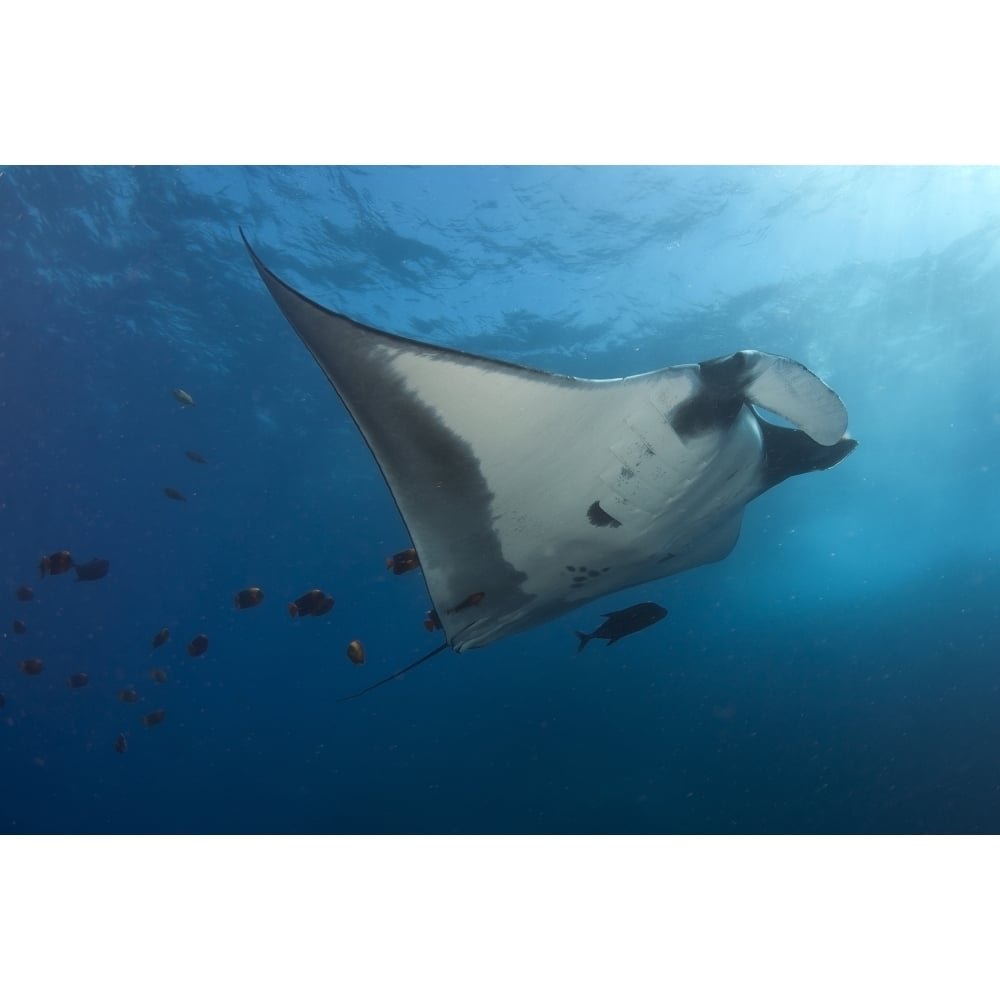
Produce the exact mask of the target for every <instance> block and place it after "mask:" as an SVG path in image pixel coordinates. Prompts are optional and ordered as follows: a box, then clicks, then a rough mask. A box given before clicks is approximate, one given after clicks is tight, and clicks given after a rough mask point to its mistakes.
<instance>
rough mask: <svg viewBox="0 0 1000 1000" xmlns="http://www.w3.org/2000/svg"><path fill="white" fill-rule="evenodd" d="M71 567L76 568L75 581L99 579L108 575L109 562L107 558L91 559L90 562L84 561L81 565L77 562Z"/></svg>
mask: <svg viewBox="0 0 1000 1000" xmlns="http://www.w3.org/2000/svg"><path fill="white" fill-rule="evenodd" d="M73 568H74V569H75V570H76V579H77V581H80V580H100V579H101V577H104V576H107V575H108V570H109V569H110V568H111V563H109V562H108V560H107V559H91V560H90V562H88V563H84V564H83V565H82V566H81V565H80V564H79V563H77V564H76V565H75V566H74V567H73Z"/></svg>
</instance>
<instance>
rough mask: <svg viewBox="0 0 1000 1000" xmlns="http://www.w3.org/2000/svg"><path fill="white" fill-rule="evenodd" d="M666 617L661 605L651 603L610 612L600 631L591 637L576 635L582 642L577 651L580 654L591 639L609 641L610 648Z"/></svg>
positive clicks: (592, 633)
mask: <svg viewBox="0 0 1000 1000" xmlns="http://www.w3.org/2000/svg"><path fill="white" fill-rule="evenodd" d="M666 616H667V609H666V608H661V607H660V605H659V604H653V603H652V602H649V601H647V602H645V603H643V604H633V605H632V607H630V608H625V609H624V610H622V611H609V612H607V613H606V614H605V615H604V617H605V618H606V619H607V621H606V622H604V623H603V624H602V625H601V627H600V628H599V629H597V630H596V631H594V632H591V633H590V634H589V635H585V634H584V633H583V632H577V633H576V637H577V639H579V640H580V645H579V646H578V647H577V650H576V651H577V652H578V653H579V652H580V650H581V649H583V647H584V646H586V645H587V643H588V642H590V640H591V639H607V640H608V645H609V646H610V645H611V644H612V643H615V642H617V641H618V640H619V639H624V638H625V636H627V635H631V634H632V633H633V632H639V631H640V630H642V629H644V628H649V626H650V625H655V624H656V623H657V622H658V621H660V620H661V619H663V618H666Z"/></svg>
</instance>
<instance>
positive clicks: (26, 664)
mask: <svg viewBox="0 0 1000 1000" xmlns="http://www.w3.org/2000/svg"><path fill="white" fill-rule="evenodd" d="M17 669H18V670H20V671H21V673H22V674H27V675H28V676H29V677H37V676H38V675H39V674H40V673H41V672H42V661H41V660H39V659H38V658H37V657H34V656H33V657H31V659H29V660H21V662H20V663H19V664H18V665H17Z"/></svg>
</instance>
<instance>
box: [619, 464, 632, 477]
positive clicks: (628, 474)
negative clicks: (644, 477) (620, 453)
mask: <svg viewBox="0 0 1000 1000" xmlns="http://www.w3.org/2000/svg"><path fill="white" fill-rule="evenodd" d="M634 475H635V471H634V470H632V469H630V468H629V467H628V466H627V465H623V466H622V471H621V477H622V479H631V478H632V477H633V476H634Z"/></svg>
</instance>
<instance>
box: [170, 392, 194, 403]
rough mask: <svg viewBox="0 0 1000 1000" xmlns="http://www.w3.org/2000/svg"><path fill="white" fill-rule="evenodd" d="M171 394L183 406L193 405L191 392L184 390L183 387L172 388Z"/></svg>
mask: <svg viewBox="0 0 1000 1000" xmlns="http://www.w3.org/2000/svg"><path fill="white" fill-rule="evenodd" d="M173 394H174V399H176V400H177V402H178V403H181V404H182V405H184V406H194V397H192V395H191V393H189V392H185V391H184V390H183V389H174V390H173Z"/></svg>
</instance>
